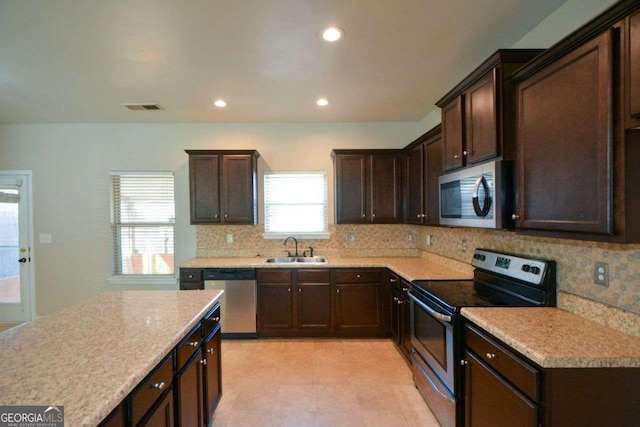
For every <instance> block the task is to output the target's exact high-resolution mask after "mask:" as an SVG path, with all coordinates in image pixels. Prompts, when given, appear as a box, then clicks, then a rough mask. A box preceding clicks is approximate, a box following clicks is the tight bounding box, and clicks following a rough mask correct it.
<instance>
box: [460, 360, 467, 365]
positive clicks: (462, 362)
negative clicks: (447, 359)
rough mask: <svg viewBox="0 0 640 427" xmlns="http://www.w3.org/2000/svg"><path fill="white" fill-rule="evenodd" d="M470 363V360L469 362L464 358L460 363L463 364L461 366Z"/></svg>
mask: <svg viewBox="0 0 640 427" xmlns="http://www.w3.org/2000/svg"><path fill="white" fill-rule="evenodd" d="M468 364H469V362H467V361H466V360H464V359H463V360H461V361H460V365H461V366H465V365H468Z"/></svg>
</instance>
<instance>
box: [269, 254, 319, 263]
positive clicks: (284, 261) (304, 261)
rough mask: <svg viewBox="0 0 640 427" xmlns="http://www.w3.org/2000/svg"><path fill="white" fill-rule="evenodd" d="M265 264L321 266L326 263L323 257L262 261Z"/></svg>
mask: <svg viewBox="0 0 640 427" xmlns="http://www.w3.org/2000/svg"><path fill="white" fill-rule="evenodd" d="M264 262H265V263H266V264H292V263H304V264H322V263H325V262H327V259H326V258H325V257H320V256H314V257H285V258H267V259H265V260H264Z"/></svg>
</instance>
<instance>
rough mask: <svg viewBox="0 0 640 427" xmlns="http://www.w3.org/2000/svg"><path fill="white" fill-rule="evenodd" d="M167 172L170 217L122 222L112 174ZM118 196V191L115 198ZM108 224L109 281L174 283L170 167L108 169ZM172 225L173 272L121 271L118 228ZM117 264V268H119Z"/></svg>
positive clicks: (120, 282) (173, 224) (174, 267)
mask: <svg viewBox="0 0 640 427" xmlns="http://www.w3.org/2000/svg"><path fill="white" fill-rule="evenodd" d="M153 175H156V176H162V177H167V176H170V177H171V180H172V182H173V221H168V222H124V223H123V222H122V221H120V220H119V219H118V218H119V217H120V209H119V208H117V205H118V203H117V200H116V194H115V183H114V177H116V176H118V177H127V176H128V177H135V176H153ZM119 198H120V196H119V195H118V199H119ZM109 202H110V206H109V216H110V219H109V225H110V232H109V233H110V240H111V251H110V252H111V276H110V277H109V278H108V279H107V281H108V283H110V284H116V285H139V284H150V285H151V284H155V285H175V284H176V283H177V278H176V277H177V270H178V269H177V268H176V261H175V223H176V221H175V210H176V205H175V175H174V173H173V172H171V171H151V172H150V171H113V172H110V173H109ZM137 224H138V225H139V226H141V227H169V226H170V227H171V229H172V234H173V239H172V241H173V250H172V251H173V255H174V257H173V266H172V268H173V273H168V274H155V273H153V274H144V273H142V274H140V273H136V274H123V273H122V262H123V259H122V246H121V245H122V241H121V238H120V230H121V229H122V228H123V227H132V226H133V227H136V226H137ZM118 266H119V268H118Z"/></svg>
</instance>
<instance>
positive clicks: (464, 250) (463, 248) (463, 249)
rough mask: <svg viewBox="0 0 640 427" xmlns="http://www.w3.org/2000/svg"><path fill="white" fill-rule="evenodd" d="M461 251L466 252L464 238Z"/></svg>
mask: <svg viewBox="0 0 640 427" xmlns="http://www.w3.org/2000/svg"><path fill="white" fill-rule="evenodd" d="M462 252H467V241H466V240H463V241H462Z"/></svg>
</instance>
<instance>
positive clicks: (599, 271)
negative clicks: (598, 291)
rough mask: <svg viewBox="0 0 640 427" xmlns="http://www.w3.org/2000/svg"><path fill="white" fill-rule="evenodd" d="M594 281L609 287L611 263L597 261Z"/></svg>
mask: <svg viewBox="0 0 640 427" xmlns="http://www.w3.org/2000/svg"><path fill="white" fill-rule="evenodd" d="M593 282H594V283H595V284H596V285H600V286H605V287H609V263H608V262H602V261H596V264H595V267H594V269H593Z"/></svg>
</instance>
